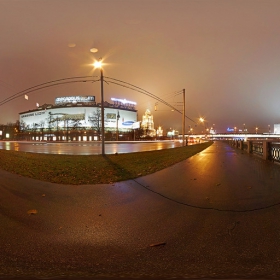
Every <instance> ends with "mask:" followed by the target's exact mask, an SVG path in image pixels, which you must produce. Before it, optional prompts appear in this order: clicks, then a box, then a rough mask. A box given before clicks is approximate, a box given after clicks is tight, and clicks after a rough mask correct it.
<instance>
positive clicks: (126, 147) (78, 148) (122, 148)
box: [0, 140, 182, 155]
mask: <svg viewBox="0 0 280 280" xmlns="http://www.w3.org/2000/svg"><path fill="white" fill-rule="evenodd" d="M181 146H182V143H181V142H180V141H177V140H173V141H153V142H147V141H145V142H118V143H117V142H106V143H105V153H106V154H115V153H120V154H121V153H134V152H144V151H154V150H163V149H171V148H176V147H181ZM0 149H3V150H13V151H22V152H30V153H43V154H64V155H98V154H101V143H100V142H66V143H57V142H48V143H47V142H15V141H0Z"/></svg>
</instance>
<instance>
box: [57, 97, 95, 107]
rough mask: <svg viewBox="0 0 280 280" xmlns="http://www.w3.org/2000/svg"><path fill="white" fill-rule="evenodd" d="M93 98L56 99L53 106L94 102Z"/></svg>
mask: <svg viewBox="0 0 280 280" xmlns="http://www.w3.org/2000/svg"><path fill="white" fill-rule="evenodd" d="M94 101H95V96H92V95H91V96H64V97H57V98H56V99H55V104H56V105H59V104H66V103H77V102H83V103H87V102H94Z"/></svg>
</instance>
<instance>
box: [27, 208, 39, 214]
mask: <svg viewBox="0 0 280 280" xmlns="http://www.w3.org/2000/svg"><path fill="white" fill-rule="evenodd" d="M37 213H38V211H37V210H36V209H31V210H28V211H27V214H28V215H36V214H37Z"/></svg>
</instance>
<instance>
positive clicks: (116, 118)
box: [19, 96, 137, 141]
mask: <svg viewBox="0 0 280 280" xmlns="http://www.w3.org/2000/svg"><path fill="white" fill-rule="evenodd" d="M112 100H113V104H111V103H108V102H104V116H105V120H104V128H105V132H106V133H107V134H111V135H112V134H113V133H116V132H120V133H121V132H124V133H125V132H128V131H132V128H133V124H134V123H135V122H137V111H136V109H135V105H136V103H135V102H132V101H127V100H125V99H116V98H114V99H112ZM19 121H20V130H21V132H28V133H29V134H30V133H31V132H37V133H36V134H35V133H33V134H34V135H36V136H34V137H33V138H34V139H32V140H52V141H64V140H73V141H92V140H99V139H100V133H101V104H100V103H96V102H95V96H66V97H58V98H56V99H55V104H54V105H52V104H44V105H42V106H38V107H37V108H36V109H33V110H29V111H27V112H21V113H19Z"/></svg>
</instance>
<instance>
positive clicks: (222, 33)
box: [0, 0, 280, 132]
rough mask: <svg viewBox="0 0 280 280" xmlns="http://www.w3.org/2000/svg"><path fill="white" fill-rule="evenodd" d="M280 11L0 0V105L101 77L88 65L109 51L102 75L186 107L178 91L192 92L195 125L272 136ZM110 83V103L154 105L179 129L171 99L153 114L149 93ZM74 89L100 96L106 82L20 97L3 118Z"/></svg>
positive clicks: (257, 4)
mask: <svg viewBox="0 0 280 280" xmlns="http://www.w3.org/2000/svg"><path fill="white" fill-rule="evenodd" d="M279 15H280V1H279V0H0V38H1V40H0V101H1V100H3V99H5V98H7V97H9V96H11V95H13V94H15V93H17V92H19V91H22V90H24V89H26V88H29V87H32V86H35V85H38V84H41V83H44V82H48V81H52V80H56V79H61V78H66V77H75V76H87V75H99V71H98V70H94V71H93V67H92V66H91V64H92V63H93V61H94V59H98V58H99V57H102V58H103V59H104V63H106V65H105V66H104V75H105V76H108V77H111V78H115V79H119V80H122V81H125V82H128V83H131V84H133V85H136V86H138V87H140V88H143V89H145V90H147V91H149V92H151V93H153V94H155V95H157V96H159V97H160V98H162V99H164V100H166V102H168V103H170V104H172V105H175V106H176V108H178V109H180V110H181V108H182V107H178V106H180V103H178V102H181V101H182V95H177V96H174V92H177V91H180V90H182V89H183V88H185V90H186V115H187V116H189V117H190V118H191V119H193V120H194V121H197V120H198V118H199V117H204V118H205V119H206V122H207V123H208V125H209V126H212V125H213V124H215V128H216V129H217V130H218V131H220V132H222V131H225V130H226V129H227V127H234V126H236V127H237V128H243V124H244V123H245V125H246V127H247V128H249V129H250V130H254V128H255V127H256V126H258V127H259V131H263V132H267V131H268V125H271V126H273V124H275V123H280V110H279V107H280V106H279V91H280V16H279ZM71 44H72V45H71ZM73 44H75V47H73V46H74V45H73ZM70 46H72V47H70ZM93 47H95V48H98V52H97V53H91V52H90V51H89V50H90V49H91V48H93ZM104 87H105V88H104V90H105V100H108V101H110V98H111V97H117V98H126V99H128V100H132V101H136V102H137V109H138V117H139V119H140V118H141V117H142V114H143V113H144V111H145V110H146V109H150V110H151V111H152V113H153V115H154V121H155V126H156V127H157V126H158V125H162V126H163V127H164V128H169V127H172V128H175V129H179V130H181V115H180V114H179V113H176V112H171V111H170V109H169V108H168V107H166V106H165V105H162V104H159V105H158V107H157V108H158V110H157V111H156V112H155V111H154V105H155V102H156V101H155V100H153V99H152V98H150V97H147V96H145V95H143V94H141V93H138V92H135V91H132V90H128V89H125V88H123V87H120V86H116V85H113V84H109V85H107V84H105V85H104ZM69 95H95V96H96V99H97V101H100V84H99V83H78V84H68V85H60V86H57V87H51V88H48V89H44V90H41V91H37V92H34V93H32V94H30V95H29V100H25V99H24V98H23V97H20V98H18V99H15V100H13V101H11V102H9V103H6V104H5V105H3V106H0V123H7V122H10V121H15V120H17V119H18V112H22V111H27V110H30V109H34V108H35V106H36V103H37V102H38V103H39V104H44V103H52V104H53V103H54V99H55V97H57V96H69ZM189 125H192V126H193V125H194V123H193V122H191V121H189V120H187V121H186V126H189ZM197 129H200V128H199V127H198V128H197Z"/></svg>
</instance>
